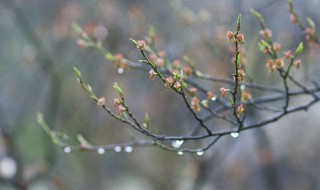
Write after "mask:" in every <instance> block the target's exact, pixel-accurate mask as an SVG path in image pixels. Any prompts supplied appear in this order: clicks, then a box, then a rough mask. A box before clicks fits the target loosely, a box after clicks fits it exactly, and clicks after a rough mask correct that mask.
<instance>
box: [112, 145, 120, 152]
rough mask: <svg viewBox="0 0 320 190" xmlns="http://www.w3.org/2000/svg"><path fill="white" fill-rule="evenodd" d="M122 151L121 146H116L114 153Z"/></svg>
mask: <svg viewBox="0 0 320 190" xmlns="http://www.w3.org/2000/svg"><path fill="white" fill-rule="evenodd" d="M121 150H122V148H121V146H115V147H114V151H115V152H121Z"/></svg>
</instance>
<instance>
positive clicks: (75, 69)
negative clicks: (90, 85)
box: [73, 67, 81, 78]
mask: <svg viewBox="0 0 320 190" xmlns="http://www.w3.org/2000/svg"><path fill="white" fill-rule="evenodd" d="M73 70H74V72H75V73H76V74H77V77H78V78H80V77H81V72H80V71H79V70H78V69H77V67H73Z"/></svg>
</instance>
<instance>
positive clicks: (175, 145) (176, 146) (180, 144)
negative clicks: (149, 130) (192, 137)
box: [171, 140, 184, 148]
mask: <svg viewBox="0 0 320 190" xmlns="http://www.w3.org/2000/svg"><path fill="white" fill-rule="evenodd" d="M183 142H184V141H183V140H175V141H172V142H171V145H172V146H173V147H174V148H180V147H181V146H182V144H183Z"/></svg>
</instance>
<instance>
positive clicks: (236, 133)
mask: <svg viewBox="0 0 320 190" xmlns="http://www.w3.org/2000/svg"><path fill="white" fill-rule="evenodd" d="M230 135H231V137H233V138H237V137H238V136H239V133H238V132H232V133H231V134H230Z"/></svg>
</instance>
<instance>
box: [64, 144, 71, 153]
mask: <svg viewBox="0 0 320 190" xmlns="http://www.w3.org/2000/svg"><path fill="white" fill-rule="evenodd" d="M63 151H64V152H65V153H70V152H71V148H70V147H68V146H66V147H64V149H63Z"/></svg>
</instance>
